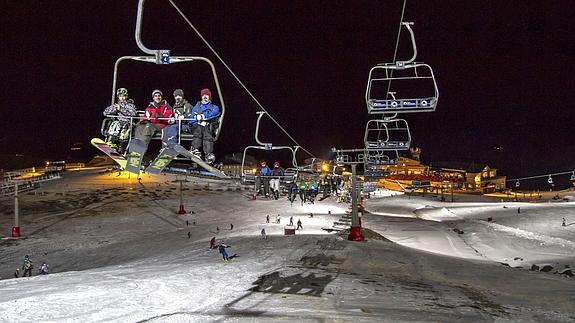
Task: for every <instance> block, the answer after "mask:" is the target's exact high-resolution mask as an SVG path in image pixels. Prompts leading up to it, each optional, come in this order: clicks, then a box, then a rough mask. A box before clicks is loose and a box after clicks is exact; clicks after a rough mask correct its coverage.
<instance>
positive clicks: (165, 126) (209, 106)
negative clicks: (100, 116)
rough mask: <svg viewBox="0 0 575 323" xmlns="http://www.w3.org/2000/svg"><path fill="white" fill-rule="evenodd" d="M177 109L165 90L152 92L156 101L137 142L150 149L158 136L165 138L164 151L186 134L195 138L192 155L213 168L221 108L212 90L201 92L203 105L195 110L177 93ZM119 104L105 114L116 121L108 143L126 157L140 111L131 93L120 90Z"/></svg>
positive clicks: (138, 130) (142, 121) (143, 118)
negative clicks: (169, 100)
mask: <svg viewBox="0 0 575 323" xmlns="http://www.w3.org/2000/svg"><path fill="white" fill-rule="evenodd" d="M173 95H174V106H173V107H172V106H171V105H170V104H169V103H168V102H167V101H166V100H165V99H164V94H163V93H162V91H161V90H157V89H156V90H154V91H152V101H151V102H150V103H149V104H148V106H147V107H146V110H145V111H144V115H143V116H141V118H140V119H139V121H138V122H137V123H136V126H135V129H134V138H137V139H140V140H142V141H143V142H144V143H145V145H146V147H147V146H148V144H149V143H150V140H151V139H152V137H153V136H154V135H156V134H161V135H162V141H163V146H164V147H170V146H172V145H174V144H177V143H178V142H179V134H180V130H181V132H182V133H190V134H192V145H191V149H190V152H191V153H192V154H194V155H195V156H196V157H198V158H202V151H201V150H200V149H202V150H203V153H204V160H205V161H206V162H207V163H209V164H212V163H213V162H214V161H215V159H216V157H215V155H214V136H215V132H216V130H217V127H218V126H219V117H220V115H221V112H220V108H219V107H218V106H217V105H216V104H214V103H212V93H211V91H210V89H207V88H206V89H202V90H201V91H200V101H198V102H197V103H196V104H195V105H194V106H192V105H191V104H190V103H189V102H188V101H187V100H186V99H185V98H184V91H183V90H182V89H176V90H174V93H173ZM116 96H117V101H116V103H114V104H113V105H111V106H109V107H107V108H106V109H105V110H104V116H106V117H112V118H114V120H113V121H112V123H111V124H110V126H109V127H108V129H107V130H106V138H105V141H106V142H107V143H108V144H109V145H111V146H112V147H116V149H117V151H118V153H120V154H125V153H126V149H127V148H128V147H127V146H128V141H129V139H130V132H131V131H132V125H133V123H132V119H134V118H138V117H139V116H138V111H137V109H136V106H135V105H134V101H133V100H132V99H128V90H127V89H126V88H119V89H118V90H117V91H116ZM180 127H181V128H180Z"/></svg>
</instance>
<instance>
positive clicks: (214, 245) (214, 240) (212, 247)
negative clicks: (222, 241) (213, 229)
mask: <svg viewBox="0 0 575 323" xmlns="http://www.w3.org/2000/svg"><path fill="white" fill-rule="evenodd" d="M215 248H216V237H213V238H212V239H211V240H210V249H215Z"/></svg>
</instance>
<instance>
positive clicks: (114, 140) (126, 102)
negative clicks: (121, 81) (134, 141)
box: [104, 87, 138, 154]
mask: <svg viewBox="0 0 575 323" xmlns="http://www.w3.org/2000/svg"><path fill="white" fill-rule="evenodd" d="M116 96H117V97H118V100H117V101H116V103H114V104H112V105H111V106H109V107H107V108H106V109H104V116H118V117H115V118H114V120H113V121H112V122H111V123H110V126H109V127H108V129H107V130H106V138H105V139H104V140H105V141H106V143H107V144H109V145H110V146H112V147H114V146H116V147H117V148H116V149H117V151H118V153H120V154H123V153H124V151H126V147H127V146H128V140H129V139H130V132H131V130H132V119H131V117H135V116H136V115H137V114H138V110H136V106H135V105H134V101H133V100H132V99H128V89H126V88H123V87H121V88H119V89H118V90H117V91H116Z"/></svg>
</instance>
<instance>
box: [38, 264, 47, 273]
mask: <svg viewBox="0 0 575 323" xmlns="http://www.w3.org/2000/svg"><path fill="white" fill-rule="evenodd" d="M39 273H40V275H48V264H47V263H46V262H45V261H44V262H42V266H40V270H39Z"/></svg>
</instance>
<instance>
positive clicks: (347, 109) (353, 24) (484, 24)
mask: <svg viewBox="0 0 575 323" xmlns="http://www.w3.org/2000/svg"><path fill="white" fill-rule="evenodd" d="M175 2H176V3H177V4H178V6H180V8H181V9H182V10H183V11H184V13H185V14H186V15H188V17H189V18H190V19H191V20H192V22H193V23H194V24H195V25H196V27H197V28H198V29H199V30H200V32H201V33H202V34H203V35H204V36H205V37H206V39H207V40H208V41H209V42H210V43H211V45H212V46H213V47H214V48H215V49H216V50H217V51H218V53H219V54H220V55H221V56H222V57H223V58H224V60H225V61H226V62H227V63H228V65H229V66H230V67H231V68H232V69H233V70H234V72H235V73H236V74H237V75H238V76H239V77H240V79H241V80H242V81H243V82H244V83H245V84H246V85H247V86H248V88H249V89H250V90H251V91H252V92H253V93H254V94H255V95H256V97H257V98H258V99H259V100H260V102H261V103H262V104H263V105H264V107H266V109H267V110H268V111H269V112H270V113H271V114H272V115H273V116H274V117H275V118H276V119H277V120H278V121H279V122H280V123H282V125H284V127H286V128H287V129H288V130H289V132H290V133H291V134H292V136H294V137H295V138H296V140H298V141H299V143H300V144H301V145H302V146H304V147H305V148H306V149H308V150H310V151H311V152H312V153H314V154H315V155H316V156H317V157H328V152H329V149H330V148H331V147H334V146H335V147H338V148H359V147H360V146H361V145H362V141H363V132H364V128H365V122H366V121H367V120H368V119H369V116H368V114H367V110H366V107H365V102H364V93H365V86H366V82H367V76H368V72H369V69H370V68H371V67H372V66H374V65H375V64H377V63H382V62H390V61H392V59H393V51H394V48H395V40H396V37H397V29H398V23H399V19H400V15H401V6H402V4H403V0H394V1H391V0H388V1H183V0H177V1H175ZM146 5H147V6H146V15H145V18H144V27H143V32H142V35H143V41H144V43H145V44H146V46H147V47H148V48H152V49H160V48H162V49H171V50H172V55H191V56H206V57H208V58H210V59H211V60H212V61H213V62H214V63H215V64H216V69H217V71H218V75H219V78H220V83H221V86H222V92H223V94H224V99H225V103H226V118H225V121H224V128H223V130H222V132H221V138H220V140H219V141H218V142H217V144H216V154H217V155H220V156H221V155H223V154H226V153H231V152H241V151H243V148H244V147H245V146H246V145H248V144H254V143H255V141H254V139H253V131H254V128H255V119H256V114H255V112H256V111H257V107H256V105H255V104H254V103H253V101H252V100H251V99H250V98H249V96H248V95H247V94H246V93H245V92H244V91H243V89H242V88H241V87H240V86H239V85H238V83H237V82H236V81H235V80H234V79H233V78H232V77H231V75H230V74H229V73H228V72H227V71H226V70H225V68H224V67H223V66H222V65H221V64H220V63H219V62H218V61H217V59H216V58H215V57H214V56H213V55H212V54H211V52H210V51H209V49H208V48H207V47H206V46H205V45H204V44H203V43H202V42H201V40H200V39H199V38H198V37H197V36H196V34H195V33H194V32H193V30H191V28H189V26H188V25H187V24H186V23H185V22H184V20H183V19H182V18H181V17H180V16H179V14H178V13H177V12H176V11H175V9H174V8H173V7H172V6H171V4H170V3H169V2H168V1H167V0H147V3H146ZM2 8H3V11H4V15H3V17H2V28H1V29H0V35H1V39H2V49H1V58H2V78H1V82H2V89H3V91H4V95H5V99H4V104H2V111H3V113H2V115H3V116H4V117H3V118H2V121H1V122H2V123H1V125H2V138H1V141H0V152H1V153H2V154H13V153H22V154H33V155H37V156H46V157H51V158H57V157H60V156H65V155H66V153H67V150H68V149H69V147H70V146H71V145H72V144H73V143H75V142H82V143H84V146H85V150H87V151H88V152H90V153H92V154H95V153H96V150H95V149H94V150H92V148H91V147H90V144H89V140H90V138H92V137H96V136H99V131H100V125H101V119H102V115H101V113H102V111H103V109H104V108H105V107H106V106H107V105H109V103H110V93H111V87H112V73H113V64H114V62H115V60H116V59H117V58H118V57H120V56H123V55H142V54H143V53H142V52H141V51H140V50H139V49H138V47H137V45H136V42H135V40H134V28H135V20H136V10H137V1H136V0H131V1H117V0H114V1H111V0H97V1H96V0H92V1H62V0H61V1H39V0H36V1H32V0H26V1H12V0H3V1H2ZM573 18H575V1H573V0H564V1H439V0H438V1H413V0H411V1H408V2H407V8H406V13H405V18H404V21H413V22H414V23H415V25H414V26H413V28H414V31H415V35H416V40H417V45H418V50H419V53H418V57H417V61H422V62H425V63H427V64H430V65H431V66H432V67H433V69H434V73H435V76H436V79H437V82H438V86H439V90H440V100H439V104H438V107H437V111H436V112H435V113H419V114H410V115H404V116H402V117H404V118H406V119H407V120H408V121H409V123H410V127H411V130H412V138H413V145H414V146H418V147H421V148H422V159H423V161H424V162H426V163H429V162H432V163H433V162H439V161H448V160H452V161H469V162H472V161H474V162H484V163H488V164H490V165H493V166H494V167H497V168H499V169H500V170H501V171H502V172H504V173H505V174H507V175H509V176H525V175H534V174H540V173H542V172H557V171H566V170H572V169H573V168H575V149H574V140H575V136H574V135H573V125H574V123H575V112H574V110H575V109H574V108H575V103H573V102H575V91H574V89H575V86H574V85H575V81H574V75H575V68H574V67H575V63H574V59H573V57H574V55H575V48H574V47H575V36H574V35H575V28H574V27H573ZM402 35H403V36H407V33H405V32H404V33H402ZM408 40H409V39H408V38H407V37H402V38H401V42H400V51H399V58H406V57H407V56H410V54H411V48H410V45H409V42H408ZM120 69H121V70H120V83H119V85H120V86H123V87H127V88H128V89H129V91H130V96H131V98H133V99H134V100H135V101H136V105H137V107H138V108H139V109H144V108H145V106H146V105H147V103H148V102H149V101H150V99H151V92H152V90H153V89H155V88H159V89H161V90H163V91H164V94H165V96H166V97H168V98H169V99H170V100H172V95H171V93H172V92H173V90H174V89H175V88H178V87H181V88H183V89H184V91H185V92H186V96H187V97H188V98H189V99H190V101H194V102H195V101H196V100H197V99H198V96H199V90H200V89H201V88H203V87H205V86H208V87H211V88H212V91H214V92H215V90H214V86H213V81H211V80H210V78H209V69H208V67H207V65H203V64H201V63H199V64H197V65H193V66H187V65H186V66H178V65H176V66H169V67H165V66H153V65H137V64H126V65H123V66H121V68H120ZM216 103H218V102H217V100H216ZM263 130H264V132H263V133H262V139H264V141H272V142H273V143H274V144H275V145H283V144H287V145H292V144H291V143H290V142H289V140H288V139H287V138H286V137H285V136H282V135H280V134H278V132H279V130H277V129H275V128H274V127H272V126H271V124H270V123H268V124H266V125H264V129H263ZM494 147H503V149H502V150H500V149H499V150H498V149H494ZM301 157H302V158H303V157H307V156H305V154H302V155H301Z"/></svg>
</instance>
